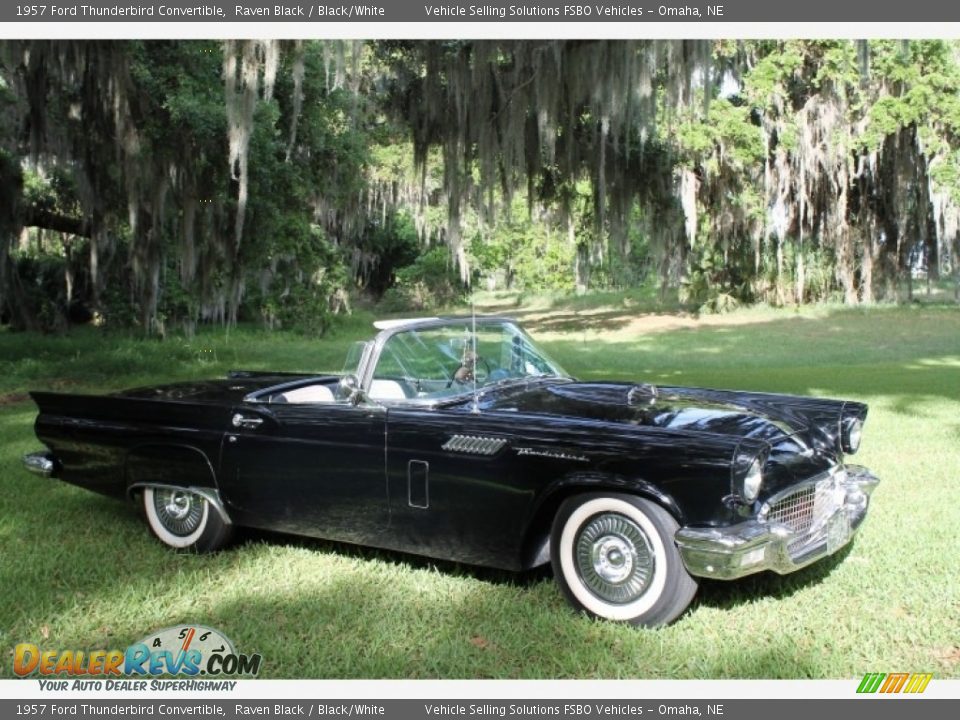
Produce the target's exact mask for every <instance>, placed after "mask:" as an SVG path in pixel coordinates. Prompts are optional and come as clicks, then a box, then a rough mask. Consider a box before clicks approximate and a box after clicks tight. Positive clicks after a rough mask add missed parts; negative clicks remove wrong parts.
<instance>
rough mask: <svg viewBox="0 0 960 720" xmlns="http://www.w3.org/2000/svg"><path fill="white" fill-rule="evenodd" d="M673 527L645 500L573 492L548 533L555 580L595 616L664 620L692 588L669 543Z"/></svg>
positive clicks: (669, 517) (650, 621) (670, 519)
mask: <svg viewBox="0 0 960 720" xmlns="http://www.w3.org/2000/svg"><path fill="white" fill-rule="evenodd" d="M678 527H679V526H678V525H677V522H676V520H674V519H673V516H672V515H670V514H669V513H668V512H667V511H666V510H664V509H663V508H662V507H660V506H659V505H656V504H655V503H652V502H650V501H649V500H644V499H643V498H639V497H634V496H632V495H620V494H609V495H606V494H589V495H578V496H574V497H572V498H570V499H568V500H567V501H565V502H564V503H563V504H562V505H561V506H560V510H559V511H558V512H557V516H556V518H555V519H554V523H553V531H552V534H551V538H550V550H551V553H550V555H551V560H552V563H553V571H554V575H555V576H556V578H557V583H558V584H559V586H560V589H561V590H562V591H563V594H564V595H565V596H566V597H567V600H568V601H569V602H570V604H571V605H573V606H574V607H575V608H577V609H578V610H582V611H584V612H586V613H588V614H590V615H592V616H594V617H598V618H603V619H605V620H619V621H623V622H629V623H633V624H635V625H647V626H656V625H664V624H666V623H669V622H671V621H672V620H674V619H675V618H676V617H678V616H679V615H680V614H681V613H682V612H683V611H684V610H686V609H687V606H688V605H689V604H690V602H691V600H693V596H694V595H695V594H696V592H697V583H696V581H695V580H694V579H693V578H692V577H691V576H690V575H689V574H688V573H687V571H686V568H684V566H683V562H682V561H681V559H680V553H679V552H678V551H677V548H676V546H675V545H674V542H673V536H674V533H676V531H677V528H678Z"/></svg>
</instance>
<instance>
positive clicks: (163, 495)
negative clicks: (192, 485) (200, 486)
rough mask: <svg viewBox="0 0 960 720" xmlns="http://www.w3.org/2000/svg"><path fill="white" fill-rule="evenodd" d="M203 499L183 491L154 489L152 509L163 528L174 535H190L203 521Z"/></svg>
mask: <svg viewBox="0 0 960 720" xmlns="http://www.w3.org/2000/svg"><path fill="white" fill-rule="evenodd" d="M203 502H204V501H203V498H201V497H199V496H198V495H194V494H193V493H190V492H185V491H183V490H166V489H156V490H154V491H153V507H154V509H155V510H156V511H157V518H159V520H160V522H161V523H162V524H163V526H164V527H165V528H166V529H167V530H169V531H170V532H172V533H173V534H174V535H179V536H181V537H184V536H187V535H190V534H191V533H193V532H195V531H196V529H197V528H198V527H200V522H201V520H202V519H203Z"/></svg>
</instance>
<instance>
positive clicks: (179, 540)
mask: <svg viewBox="0 0 960 720" xmlns="http://www.w3.org/2000/svg"><path fill="white" fill-rule="evenodd" d="M143 509H144V512H145V513H146V516H147V524H148V525H149V526H150V530H151V532H153V534H154V535H155V536H156V537H157V539H158V540H160V541H161V542H162V543H164V544H165V545H169V546H170V547H172V548H175V549H177V550H182V551H185V552H197V553H202V552H213V551H215V550H219V549H220V548H222V547H223V546H224V545H226V544H227V541H228V540H229V539H230V535H231V531H232V526H230V525H229V524H227V523H226V522H225V521H224V520H223V518H222V517H220V513H218V512H217V511H216V510H215V509H214V508H212V507H211V506H210V502H209V501H208V500H207V499H206V498H204V497H203V496H201V495H198V494H197V493H193V492H190V491H189V490H182V489H178V488H152V487H148V488H144V490H143Z"/></svg>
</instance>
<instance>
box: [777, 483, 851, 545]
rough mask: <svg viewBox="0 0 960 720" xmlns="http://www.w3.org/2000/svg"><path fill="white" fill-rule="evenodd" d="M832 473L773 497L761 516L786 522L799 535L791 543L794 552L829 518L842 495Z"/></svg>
mask: <svg viewBox="0 0 960 720" xmlns="http://www.w3.org/2000/svg"><path fill="white" fill-rule="evenodd" d="M836 488H837V485H836V483H835V482H834V477H833V475H832V474H830V475H827V476H826V477H821V479H819V480H817V481H813V482H808V483H805V484H804V485H801V486H800V487H798V488H794V489H792V490H788V491H787V492H785V493H784V494H782V495H780V496H777V497H773V498H771V500H770V502H769V504H768V509H767V511H766V513H763V514H762V518H763V519H764V520H766V521H767V522H771V523H777V524H780V525H784V526H786V527H787V528H789V529H790V530H791V531H793V533H794V534H796V535H797V536H798V537H796V538H795V539H794V540H792V541H791V542H790V544H789V546H788V548H789V550H790V551H791V552H793V551H794V550H797V549H799V548H801V547H802V546H803V545H804V543H806V541H807V540H808V539H809V538H808V536H809V535H810V534H812V533H814V532H815V531H816V530H818V529H820V527H821V526H822V525H823V524H824V523H825V522H826V521H827V519H828V518H829V517H830V516H831V515H832V514H833V513H834V512H835V511H836V509H837V507H838V502H839V501H840V498H838V497H837V494H836Z"/></svg>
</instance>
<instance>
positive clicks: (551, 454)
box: [516, 447, 590, 462]
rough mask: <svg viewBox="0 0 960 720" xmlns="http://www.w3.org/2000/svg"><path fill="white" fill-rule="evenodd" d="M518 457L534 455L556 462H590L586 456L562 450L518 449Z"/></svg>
mask: <svg viewBox="0 0 960 720" xmlns="http://www.w3.org/2000/svg"><path fill="white" fill-rule="evenodd" d="M516 450H517V455H519V456H523V455H532V456H534V457H545V458H553V459H554V460H572V461H575V462H590V460H589V458H587V457H586V456H585V455H574V454H573V453H567V452H563V451H562V450H541V449H538V448H531V447H518V448H517V449H516Z"/></svg>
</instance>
